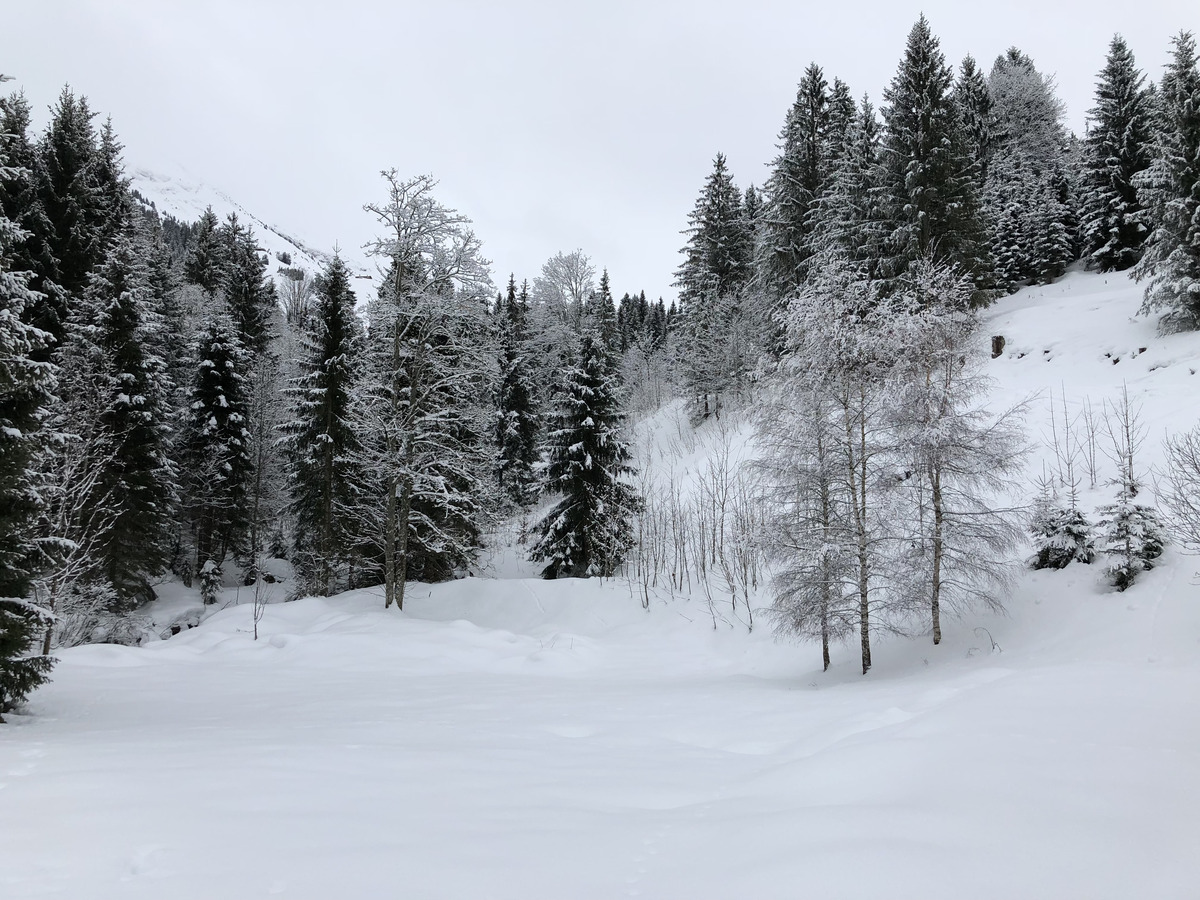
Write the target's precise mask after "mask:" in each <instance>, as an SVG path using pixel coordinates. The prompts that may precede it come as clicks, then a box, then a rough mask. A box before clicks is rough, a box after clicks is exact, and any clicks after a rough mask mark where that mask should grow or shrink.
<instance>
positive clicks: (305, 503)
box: [280, 254, 362, 596]
mask: <svg viewBox="0 0 1200 900" xmlns="http://www.w3.org/2000/svg"><path fill="white" fill-rule="evenodd" d="M319 285H320V286H319V290H318V293H317V303H316V309H315V312H314V315H313V316H312V317H311V319H310V324H309V327H308V330H307V331H306V333H305V335H304V337H303V339H302V354H303V355H302V358H301V362H300V374H299V375H297V376H296V378H295V379H294V380H293V382H292V388H291V390H290V391H289V394H290V396H291V400H292V419H291V421H290V422H288V423H287V424H286V425H284V427H283V432H284V437H283V438H282V439H281V441H280V443H281V445H282V447H283V450H284V452H285V454H286V457H287V461H288V462H287V477H288V484H289V487H290V493H291V513H292V516H293V519H294V521H295V535H294V543H295V559H296V569H297V571H298V573H299V574H300V576H301V578H302V579H303V580H304V585H305V589H306V590H307V591H309V592H311V593H315V594H319V595H320V596H328V595H329V594H330V593H331V592H333V591H334V590H336V584H335V580H334V579H335V575H336V573H337V570H338V567H339V565H340V564H341V563H342V562H344V561H345V560H346V559H347V558H348V557H349V555H350V553H351V550H352V549H353V544H354V539H355V534H356V527H355V519H354V514H355V507H356V506H357V505H358V504H359V503H360V502H361V498H360V496H359V493H360V485H361V482H362V479H361V478H360V477H359V475H358V472H357V470H356V469H355V467H354V464H353V462H352V460H353V457H354V454H355V453H356V452H357V450H358V447H359V444H358V438H357V435H356V434H355V433H354V430H353V425H352V422H351V417H350V403H351V391H352V386H353V383H354V378H355V370H356V355H357V344H358V342H359V337H360V335H359V331H360V329H359V326H358V321H357V319H356V317H355V314H354V302H355V301H354V293H353V292H352V291H351V290H350V274H349V271H348V270H347V269H346V264H345V263H344V262H342V259H341V257H340V256H338V255H336V254H335V255H334V258H333V260H332V261H331V262H330V263H329V265H328V266H327V267H326V269H325V271H324V273H323V274H322V277H321V279H320V282H319Z"/></svg>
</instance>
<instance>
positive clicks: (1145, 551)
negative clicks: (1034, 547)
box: [1099, 387, 1167, 591]
mask: <svg viewBox="0 0 1200 900" xmlns="http://www.w3.org/2000/svg"><path fill="white" fill-rule="evenodd" d="M1104 425H1105V431H1106V432H1107V434H1108V438H1109V442H1110V446H1109V448H1108V454H1109V458H1110V459H1111V460H1112V461H1113V463H1114V464H1115V465H1116V467H1117V478H1116V479H1115V482H1114V483H1115V484H1116V487H1117V498H1116V501H1115V502H1114V503H1110V504H1107V505H1106V506H1103V507H1101V508H1100V510H1099V512H1100V528H1101V534H1100V549H1101V551H1102V552H1103V553H1104V555H1105V556H1106V557H1107V559H1108V565H1106V566H1105V567H1104V574H1105V575H1106V576H1108V578H1109V581H1110V582H1111V583H1112V585H1113V587H1115V588H1116V589H1117V590H1118V591H1124V590H1125V589H1127V588H1128V587H1129V586H1130V585H1132V584H1133V582H1134V581H1135V580H1136V579H1137V576H1138V575H1139V574H1140V573H1142V572H1144V571H1146V570H1148V569H1152V568H1154V561H1155V560H1156V559H1158V557H1160V556H1162V552H1163V547H1164V546H1165V544H1166V542H1167V539H1166V532H1165V530H1164V528H1163V526H1162V523H1161V522H1160V521H1159V518H1158V511H1157V510H1155V509H1154V507H1152V506H1146V505H1144V504H1141V503H1138V502H1136V498H1137V496H1138V494H1139V493H1140V491H1141V478H1140V477H1139V474H1138V469H1137V461H1136V460H1137V454H1138V452H1139V450H1140V449H1141V446H1142V444H1143V443H1144V442H1145V439H1146V426H1145V424H1144V423H1143V422H1142V419H1141V414H1140V410H1139V409H1138V408H1137V407H1135V406H1134V405H1133V403H1132V402H1131V401H1130V399H1129V389H1128V387H1122V390H1121V397H1120V399H1119V400H1117V401H1116V402H1114V403H1112V404H1106V406H1105V414H1104Z"/></svg>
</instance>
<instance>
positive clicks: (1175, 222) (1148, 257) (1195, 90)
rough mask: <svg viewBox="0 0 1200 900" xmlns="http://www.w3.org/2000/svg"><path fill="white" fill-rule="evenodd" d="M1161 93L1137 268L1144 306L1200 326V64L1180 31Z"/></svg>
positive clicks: (1143, 188)
mask: <svg viewBox="0 0 1200 900" xmlns="http://www.w3.org/2000/svg"><path fill="white" fill-rule="evenodd" d="M1172 45H1173V51H1172V56H1171V62H1170V63H1169V64H1168V66H1167V71H1166V73H1164V75H1163V80H1162V88H1161V90H1160V91H1159V104H1160V109H1161V112H1160V116H1159V119H1160V121H1159V125H1158V136H1157V138H1156V140H1155V151H1154V161H1153V162H1152V163H1151V165H1150V167H1149V168H1148V169H1147V170H1146V171H1145V172H1144V173H1143V175H1142V178H1141V180H1140V182H1139V188H1140V192H1141V196H1142V197H1144V199H1145V203H1146V207H1147V211H1148V214H1149V216H1148V217H1149V219H1150V222H1151V223H1152V225H1153V231H1152V232H1151V234H1150V237H1149V239H1148V240H1147V241H1146V244H1145V254H1144V255H1143V257H1142V260H1141V262H1139V263H1138V266H1137V268H1136V269H1135V270H1134V275H1135V277H1136V278H1137V279H1138V280H1139V281H1143V280H1145V281H1148V282H1149V283H1148V284H1147V286H1146V295H1145V302H1144V306H1143V309H1144V310H1145V311H1151V310H1166V311H1167V315H1168V320H1169V324H1171V325H1172V326H1174V327H1183V328H1197V327H1200V67H1198V66H1197V60H1196V41H1195V39H1194V38H1193V37H1192V35H1191V34H1190V33H1189V32H1181V33H1180V34H1178V35H1176V37H1175V38H1174V39H1173V41H1172Z"/></svg>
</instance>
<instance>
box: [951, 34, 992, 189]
mask: <svg viewBox="0 0 1200 900" xmlns="http://www.w3.org/2000/svg"><path fill="white" fill-rule="evenodd" d="M954 99H955V100H956V101H957V103H958V109H959V112H960V113H961V115H962V120H963V127H964V128H965V129H966V141H967V148H968V152H969V153H970V156H971V162H972V164H973V166H974V173H975V184H976V185H977V186H978V188H979V189H980V190H982V188H983V185H984V183H985V182H986V181H987V166H988V160H989V159H990V157H991V149H992V147H991V143H992V142H991V123H992V95H991V91H990V90H989V89H988V83H987V79H986V78H984V77H983V70H982V69H980V68H979V66H978V65H977V64H976V62H975V58H974V57H972V56H967V57H966V58H964V59H963V61H962V65H961V66H960V67H959V72H958V81H957V83H956V84H955V85H954Z"/></svg>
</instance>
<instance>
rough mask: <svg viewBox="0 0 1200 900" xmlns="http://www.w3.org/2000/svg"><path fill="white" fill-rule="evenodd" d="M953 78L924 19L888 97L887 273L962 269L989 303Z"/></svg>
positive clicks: (985, 265) (893, 276) (968, 154)
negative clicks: (933, 266) (923, 266)
mask: <svg viewBox="0 0 1200 900" xmlns="http://www.w3.org/2000/svg"><path fill="white" fill-rule="evenodd" d="M952 82H953V73H952V72H951V70H950V68H949V67H948V66H947V65H946V61H945V57H944V56H943V54H942V51H941V48H940V46H939V43H938V40H937V38H936V37H934V36H933V33H932V31H931V30H930V28H929V22H928V21H927V20H926V19H925V17H924V16H921V18H920V19H919V20H918V21H917V23H916V24H915V25H914V26H913V28H912V31H911V32H909V35H908V42H907V46H906V48H905V53H904V59H903V60H902V61H901V63H900V68H899V70H898V71H897V73H896V76H895V77H894V78H893V79H892V82H891V84H890V85H889V86H888V88H887V90H886V91H885V92H884V100H885V106H884V108H883V119H884V124H885V128H884V135H883V153H882V157H881V169H882V182H881V187H882V190H883V199H884V210H885V213H886V215H887V219H888V231H889V234H888V237H887V243H886V247H885V254H886V256H885V259H884V261H883V262H884V266H883V270H882V274H883V275H884V277H886V278H888V279H893V280H894V279H897V278H899V277H900V276H902V275H904V273H905V272H907V271H908V269H909V267H910V266H912V265H913V263H915V262H916V261H917V260H919V259H928V260H929V261H930V262H933V263H940V262H947V263H950V264H952V265H954V266H957V267H958V268H959V270H960V271H961V272H963V273H964V274H966V275H967V276H968V277H970V278H971V279H972V281H973V282H974V283H975V285H976V286H977V288H979V290H978V291H977V293H976V296H975V298H974V301H975V302H976V303H982V302H985V301H986V299H987V296H986V293H985V291H984V289H985V288H986V286H987V285H988V283H989V276H990V272H989V269H990V264H989V261H988V259H987V254H986V249H985V247H984V245H983V231H982V228H981V224H980V223H981V220H980V210H979V199H978V195H977V193H976V188H975V181H974V176H973V161H972V158H971V150H970V147H969V146H968V143H967V140H966V135H965V131H964V127H963V122H962V114H961V112H960V110H959V107H958V104H957V103H956V102H955V101H954V97H953V95H952V92H951V87H952Z"/></svg>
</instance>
